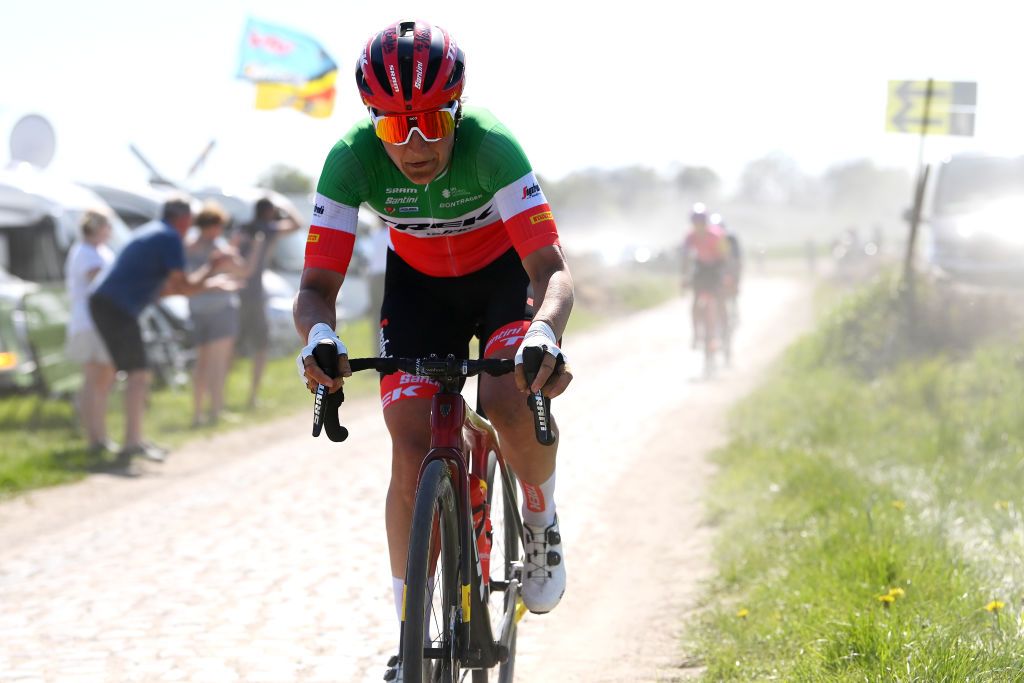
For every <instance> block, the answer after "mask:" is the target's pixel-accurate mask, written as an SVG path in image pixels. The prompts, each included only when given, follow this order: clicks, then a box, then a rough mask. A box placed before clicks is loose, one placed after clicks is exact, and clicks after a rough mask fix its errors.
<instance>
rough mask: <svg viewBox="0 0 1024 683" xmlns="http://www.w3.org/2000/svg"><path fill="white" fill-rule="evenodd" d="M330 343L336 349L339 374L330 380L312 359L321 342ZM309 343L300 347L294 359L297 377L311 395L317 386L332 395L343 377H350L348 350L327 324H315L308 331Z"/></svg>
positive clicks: (339, 385)
mask: <svg viewBox="0 0 1024 683" xmlns="http://www.w3.org/2000/svg"><path fill="white" fill-rule="evenodd" d="M325 339H326V340H327V341H331V342H333V343H334V345H335V346H336V347H337V348H338V369H339V370H341V373H340V374H339V375H338V377H336V378H334V379H331V378H330V377H328V376H327V373H325V372H324V371H323V370H321V369H320V366H319V365H317V364H316V360H315V359H314V358H313V349H315V348H316V345H317V344H319V343H320V342H321V341H322V340H325ZM307 341H308V342H309V343H308V344H306V345H305V346H303V347H302V350H301V351H299V355H298V357H297V358H296V359H295V365H296V366H297V367H298V370H299V377H301V378H302V382H303V383H304V384H305V385H306V388H307V389H309V391H310V392H311V393H316V387H317V385H318V384H323V385H325V386H326V387H327V388H328V393H332V394H333V393H334V392H335V391H337V390H338V389H340V388H341V386H342V385H343V384H344V383H345V379H344V378H345V377H351V376H352V368H351V367H349V364H348V349H346V348H345V345H344V344H342V343H341V339H339V338H338V335H337V334H335V332H334V329H333V328H332V327H331V326H330V325H328V324H327V323H317V324H316V325H313V327H312V328H311V329H310V330H309V338H308V340H307Z"/></svg>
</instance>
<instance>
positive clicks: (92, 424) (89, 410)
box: [64, 211, 119, 455]
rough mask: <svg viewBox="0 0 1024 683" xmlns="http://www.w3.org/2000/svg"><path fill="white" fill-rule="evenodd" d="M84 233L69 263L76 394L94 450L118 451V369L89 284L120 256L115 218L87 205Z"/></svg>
mask: <svg viewBox="0 0 1024 683" xmlns="http://www.w3.org/2000/svg"><path fill="white" fill-rule="evenodd" d="M80 229H81V239H80V240H79V241H77V242H75V244H74V245H72V247H71V249H70V251H68V258H67V261H66V263H65V265H64V273H65V278H66V282H67V288H68V296H69V298H70V300H71V319H70V320H69V321H68V328H67V356H68V358H69V359H70V360H71V361H73V362H75V363H78V364H80V365H81V366H82V388H81V390H80V391H79V393H78V396H77V398H76V404H77V407H78V418H79V420H80V421H81V423H82V430H83V431H84V432H85V437H86V439H88V441H89V451H90V452H91V453H93V454H95V455H99V454H101V453H103V452H104V451H111V452H113V453H116V452H117V451H118V449H119V446H118V445H117V444H116V443H114V442H112V441H109V440H108V439H107V399H108V397H109V396H110V389H111V387H113V386H114V379H115V378H116V376H117V371H116V370H115V369H114V364H113V362H112V361H111V360H110V354H109V353H108V352H107V347H106V346H104V344H103V340H102V339H100V335H99V332H97V331H96V326H95V325H94V324H93V322H92V316H90V315H89V286H90V284H91V283H92V281H93V280H94V279H95V278H96V276H97V275H99V274H100V273H101V272H102V271H103V270H104V269H106V268H108V267H109V266H110V264H111V263H113V262H114V252H113V251H112V250H111V248H110V247H108V246H107V240H109V239H110V221H109V220H107V217H106V216H104V215H103V214H101V213H97V212H96V211H86V212H85V215H84V216H83V217H82V222H81V226H80Z"/></svg>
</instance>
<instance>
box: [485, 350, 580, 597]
mask: <svg viewBox="0 0 1024 683" xmlns="http://www.w3.org/2000/svg"><path fill="white" fill-rule="evenodd" d="M514 355H515V349H513V348H507V349H503V350H501V351H500V352H498V353H494V354H491V356H492V357H499V358H512V357H513V356H514ZM480 401H481V403H482V404H483V408H484V411H485V412H486V414H487V417H488V419H489V420H490V421H491V424H493V425H494V428H495V431H496V432H497V433H498V443H499V444H500V446H501V453H502V455H503V456H504V458H505V460H506V462H507V463H508V464H509V466H510V467H511V468H512V471H513V472H515V474H516V476H517V477H518V478H519V480H520V482H521V484H522V487H523V523H524V528H523V535H524V539H523V541H524V552H525V555H526V566H525V567H524V568H523V569H524V584H523V601H524V602H525V603H526V606H527V607H528V608H529V609H530V610H531V611H534V612H538V613H543V612H549V611H551V610H552V609H554V607H555V606H556V605H557V604H558V602H559V601H560V600H561V598H562V594H563V593H564V592H565V565H564V563H563V550H562V540H561V535H560V533H559V530H558V520H557V517H556V516H555V500H554V488H555V461H556V454H557V451H558V441H557V440H556V441H555V443H554V444H553V445H551V446H544V445H541V444H540V443H538V442H537V437H536V432H535V430H534V424H533V413H532V412H531V411H530V409H529V408H528V407H527V403H526V396H525V395H523V394H522V393H520V392H519V390H518V389H517V388H516V386H515V381H514V379H513V378H512V376H511V375H503V376H501V377H481V379H480ZM555 434H556V435H557V434H558V428H557V425H555Z"/></svg>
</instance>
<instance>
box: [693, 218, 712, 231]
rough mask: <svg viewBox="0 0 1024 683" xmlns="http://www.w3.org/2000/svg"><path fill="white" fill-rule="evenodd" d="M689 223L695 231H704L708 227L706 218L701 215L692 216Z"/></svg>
mask: <svg viewBox="0 0 1024 683" xmlns="http://www.w3.org/2000/svg"><path fill="white" fill-rule="evenodd" d="M690 223H691V224H692V225H693V229H694V230H696V231H697V232H704V231H705V230H706V229H707V227H708V219H707V218H704V217H703V216H694V217H693V218H691V219H690Z"/></svg>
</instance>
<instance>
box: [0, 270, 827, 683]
mask: <svg viewBox="0 0 1024 683" xmlns="http://www.w3.org/2000/svg"><path fill="white" fill-rule="evenodd" d="M747 292H748V298H747V300H746V301H745V302H744V304H745V308H744V321H743V326H742V327H741V328H740V332H739V335H738V339H737V346H738V353H737V358H738V361H739V363H740V365H739V367H738V369H736V370H733V371H730V372H726V373H723V374H722V376H721V377H720V378H719V379H717V380H715V381H711V382H701V381H695V377H696V376H697V375H698V374H699V372H698V369H699V366H698V359H697V358H696V353H694V352H691V351H689V349H688V343H687V340H688V330H687V325H686V321H688V317H687V314H688V311H687V308H686V304H685V303H684V302H682V301H676V302H673V303H672V304H669V305H667V306H664V307H661V308H659V309H657V310H654V311H650V312H646V313H643V314H639V315H637V316H635V317H633V318H631V319H629V320H627V321H623V322H622V324H620V325H618V326H616V327H615V328H607V329H605V330H603V331H599V332H596V333H592V334H589V335H585V336H581V337H580V338H579V339H574V340H569V345H568V348H569V353H570V354H571V357H572V360H573V363H574V366H575V369H576V377H577V379H576V381H575V382H574V384H573V386H572V388H571V389H570V391H569V393H568V394H567V395H566V396H565V397H563V398H561V399H559V400H558V401H557V402H556V404H555V414H556V416H558V418H559V421H560V424H561V425H562V434H563V436H562V441H563V450H562V451H561V452H560V455H559V458H560V465H559V488H558V493H557V499H558V502H559V510H560V516H561V518H562V521H563V529H562V531H563V537H564V538H565V543H566V546H565V547H566V557H567V568H568V570H569V581H570V583H569V588H568V591H567V593H566V597H565V600H564V601H563V604H562V605H561V606H560V607H559V609H558V610H556V611H555V612H553V613H552V614H550V615H548V616H544V617H536V616H533V615H529V616H528V617H527V618H526V619H525V620H524V621H523V623H522V631H521V635H520V638H519V658H518V660H517V674H518V675H517V679H519V680H523V681H537V682H542V683H544V682H547V681H587V682H588V683H590V682H594V681H654V680H663V681H669V680H677V679H678V678H680V677H684V676H685V675H687V672H688V671H690V670H688V669H686V667H685V662H686V653H685V652H683V651H682V650H681V644H680V640H679V634H680V630H681V627H682V622H683V620H684V619H685V616H686V614H687V611H688V610H690V609H692V607H693V605H694V599H695V596H696V592H697V590H699V586H700V581H701V579H703V578H706V577H707V576H709V574H710V569H711V568H710V564H709V560H708V544H709V537H710V534H711V530H710V529H708V528H706V527H704V526H702V525H701V501H700V496H701V495H702V491H703V487H704V484H705V482H706V479H707V477H708V475H709V467H708V465H707V464H706V462H705V460H704V456H705V455H706V453H707V452H708V450H709V449H711V448H713V447H714V446H715V445H717V444H718V443H720V442H721V438H722V436H721V435H722V429H721V426H722V417H723V415H724V413H725V409H726V408H727V407H728V405H729V404H730V403H731V402H733V401H734V400H735V399H736V398H737V397H739V396H742V395H743V394H744V393H745V392H747V391H748V390H749V388H750V387H751V386H752V385H753V383H754V382H755V380H756V378H757V376H758V371H759V370H760V369H761V368H763V367H764V365H765V364H766V363H767V361H768V360H770V359H771V358H772V357H773V356H774V355H775V354H776V353H777V352H778V351H779V350H780V349H781V348H782V347H783V346H784V344H785V343H787V342H788V341H789V340H790V339H791V338H792V337H793V336H794V335H795V334H796V333H797V332H798V331H799V330H802V329H804V327H805V326H806V322H807V320H808V319H809V315H808V314H807V300H808V297H807V295H806V293H805V292H803V290H802V289H801V288H800V287H798V286H797V285H796V284H795V283H794V282H792V281H790V280H782V279H779V280H772V279H766V280H764V281H763V282H761V283H759V285H758V287H757V288H756V289H755V288H754V287H752V286H751V287H748V290H747ZM755 292H756V294H755ZM345 408H346V420H347V422H346V424H347V425H348V427H349V428H350V430H351V432H352V436H351V437H350V439H349V441H348V442H346V444H344V445H343V446H339V445H336V444H332V443H329V442H327V441H326V440H324V439H317V440H314V439H311V438H309V436H308V428H309V424H308V422H309V420H308V416H307V415H300V416H295V417H293V418H287V419H283V420H280V421H277V422H275V423H273V424H268V425H262V426H259V427H253V428H251V429H248V430H242V431H239V432H237V433H233V434H230V435H227V436H223V437H218V438H216V439H213V440H210V441H208V442H205V443H199V444H194V445H192V446H190V447H188V448H187V449H183V450H182V451H180V452H178V453H175V454H174V456H173V458H172V459H171V460H170V461H169V462H168V463H167V464H166V465H165V466H163V467H162V468H157V467H148V468H147V469H146V471H145V474H144V476H142V477H140V478H138V479H122V478H116V477H109V476H94V477H91V478H89V479H88V480H87V481H85V482H82V483H80V484H75V485H72V486H68V487H62V488H59V489H51V490H47V491H41V492H37V493H33V494H31V495H28V496H24V497H22V498H19V499H17V500H14V501H11V502H8V503H5V504H3V505H0V681H4V682H6V681H21V682H25V683H27V682H29V681H32V682H36V681H46V682H51V681H52V682H57V683H97V682H104V683H119V682H122V681H124V682H129V681H140V682H146V683H149V682H161V681H187V682H190V683H205V682H209V683H229V682H232V681H238V682H246V683H248V682H251V683H260V682H268V683H291V682H295V683H313V682H327V681H344V682H349V681H378V680H380V677H381V675H382V673H383V671H384V663H385V661H386V660H387V658H388V656H389V655H390V654H392V653H393V650H394V649H395V646H396V643H397V635H398V628H397V623H396V621H395V618H394V608H393V604H392V597H391V586H390V571H389V569H388V563H387V555H386V546H385V542H384V525H383V505H384V503H383V497H384V492H385V489H386V483H387V478H388V469H389V468H388V457H387V455H386V454H387V452H388V444H387V442H386V437H385V434H384V428H383V421H382V420H381V417H380V410H379V407H378V405H377V403H376V402H375V401H371V400H366V401H353V402H351V403H348V404H346V406H345ZM691 672H692V671H691Z"/></svg>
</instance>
